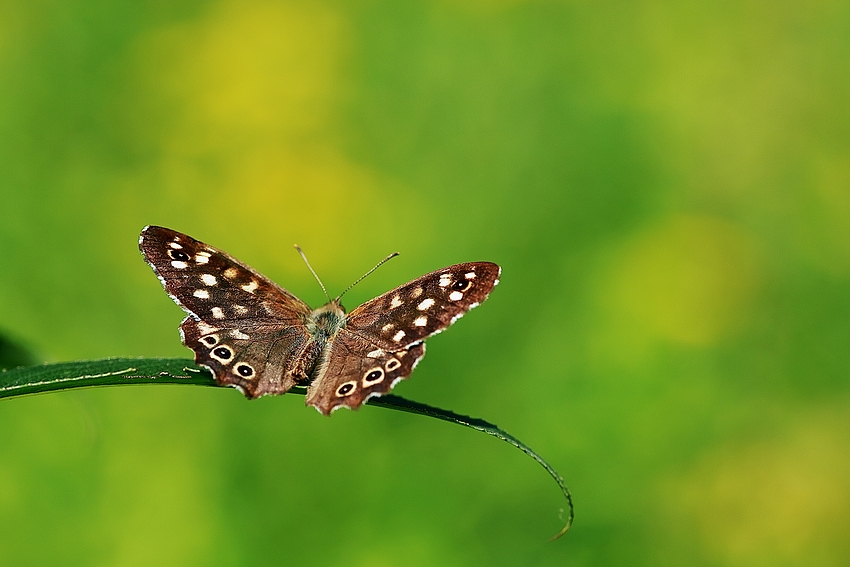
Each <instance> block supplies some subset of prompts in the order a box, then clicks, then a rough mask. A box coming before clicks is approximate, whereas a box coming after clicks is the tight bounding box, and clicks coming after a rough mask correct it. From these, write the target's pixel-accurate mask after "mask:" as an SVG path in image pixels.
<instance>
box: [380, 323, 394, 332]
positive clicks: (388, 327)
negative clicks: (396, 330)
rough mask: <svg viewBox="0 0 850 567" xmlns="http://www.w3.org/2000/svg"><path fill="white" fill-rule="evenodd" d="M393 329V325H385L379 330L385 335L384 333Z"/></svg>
mask: <svg viewBox="0 0 850 567" xmlns="http://www.w3.org/2000/svg"><path fill="white" fill-rule="evenodd" d="M393 327H395V325H393V324H392V323H387V324H386V325H384V326H383V327H381V330H382V331H383V332H385V333H386V332H388V331H389V330H390V329H392V328H393Z"/></svg>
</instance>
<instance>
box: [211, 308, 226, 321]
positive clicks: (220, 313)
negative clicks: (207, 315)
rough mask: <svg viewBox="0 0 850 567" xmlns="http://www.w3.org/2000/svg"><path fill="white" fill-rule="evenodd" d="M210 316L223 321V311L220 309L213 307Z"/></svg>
mask: <svg viewBox="0 0 850 567" xmlns="http://www.w3.org/2000/svg"><path fill="white" fill-rule="evenodd" d="M212 316H213V317H215V318H216V319H224V311H222V310H221V307H213V308H212Z"/></svg>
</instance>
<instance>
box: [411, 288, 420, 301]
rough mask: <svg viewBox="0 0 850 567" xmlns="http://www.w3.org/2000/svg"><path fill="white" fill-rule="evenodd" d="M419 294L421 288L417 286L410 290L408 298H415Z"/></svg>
mask: <svg viewBox="0 0 850 567" xmlns="http://www.w3.org/2000/svg"><path fill="white" fill-rule="evenodd" d="M420 295H422V288H421V287H417V288H416V289H414V290H413V291H411V292H410V299H416V298H417V297H419V296H420Z"/></svg>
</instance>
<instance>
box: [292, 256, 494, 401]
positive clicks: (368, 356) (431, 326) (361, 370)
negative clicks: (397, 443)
mask: <svg viewBox="0 0 850 567" xmlns="http://www.w3.org/2000/svg"><path fill="white" fill-rule="evenodd" d="M500 272H501V269H500V268H499V266H497V265H496V264H493V263H491V262H469V263H465V264H456V265H454V266H449V267H447V268H443V269H442V270H437V271H436V272H431V273H429V274H425V275H424V276H422V277H420V278H417V279H415V280H413V281H411V282H409V283H406V284H404V285H402V286H399V287H397V288H396V289H394V290H392V291H389V292H387V293H385V294H383V295H381V296H379V297H376V298H375V299H373V300H371V301H367V302H366V303H364V304H363V305H361V306H359V307H358V308H356V309H354V310H353V311H352V312H351V313H349V314H348V316H347V318H346V326H345V328H344V329H342V330H341V331H340V332H339V334H338V335H337V336H336V338H335V339H333V340H332V342H331V343H330V345H329V346H328V347H327V352H326V353H325V357H324V361H323V362H322V364H321V365H320V366H319V367H318V369H317V370H316V372H314V376H315V378H314V380H313V382H312V384H311V385H310V387H309V389H308V392H307V404H308V405H312V406H314V407H315V408H316V409H318V410H319V411H320V412H322V413H324V414H326V415H327V414H329V413H330V412H331V411H333V410H335V409H337V408H339V407H343V406H346V407H349V408H351V409H357V408H358V407H360V406H361V405H362V404H363V403H365V401H366V400H367V399H369V398H370V397H372V396H380V395H382V394H386V393H387V392H389V391H390V390H391V389H392V388H393V386H395V385H396V383H398V381H399V380H402V379H404V378H407V377H408V376H410V374H411V372H413V369H414V368H415V367H416V363H417V362H418V361H419V359H421V358H422V357H423V356H425V344H424V343H423V341H424V340H425V339H426V338H427V337H429V336H431V335H433V334H435V333H439V332H441V331H442V330H444V329H445V328H446V327H448V326H449V325H451V324H452V323H454V322H455V321H457V320H458V319H459V318H460V317H462V316H463V315H464V314H465V313H466V312H467V311H469V310H470V309H472V308H474V307H476V306H477V305H479V304H480V303H481V302H482V301H484V300H485V299H487V296H488V295H489V294H490V292H491V291H493V288H494V287H495V286H496V284H498V283H499V274H500Z"/></svg>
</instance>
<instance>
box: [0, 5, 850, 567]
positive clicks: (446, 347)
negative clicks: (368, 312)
mask: <svg viewBox="0 0 850 567" xmlns="http://www.w3.org/2000/svg"><path fill="white" fill-rule="evenodd" d="M848 62H850V4H848V3H846V2H834V1H821V0H814V1H813V2H806V3H795V2H780V3H776V2H764V1H761V2H759V1H745V2H737V3H736V2H721V3H701V2H681V1H674V0H660V1H656V2H648V3H629V2H568V1H564V2H556V1H531V0H529V1H523V0H501V1H486V0H457V1H454V2H449V1H432V2H419V1H404V2H397V1H386V0H384V1H380V0H373V1H364V0H360V1H348V2H345V1H342V0H340V1H326V2H295V1H293V2H275V1H256V0H249V1H241V2H237V1H235V0H221V1H217V2H207V1H201V0H198V1H188V2H161V1H150V0H149V1H139V2H132V3H124V2H99V1H94V0H85V1H75V2H59V1H53V2H52V1H49V0H44V1H23V0H7V1H5V2H0V262H2V269H0V329H2V334H3V335H5V336H6V337H7V338H9V339H11V340H13V341H15V342H16V343H17V344H20V345H24V346H25V347H26V348H28V349H30V350H32V351H33V352H34V353H36V355H37V357H38V359H39V360H45V361H64V360H78V359H89V358H99V357H107V356H174V357H181V356H182V357H188V356H189V354H190V353H189V351H188V350H187V349H185V348H183V347H182V346H181V345H180V342H179V337H178V332H177V325H178V323H179V321H180V319H181V317H182V312H181V311H180V310H179V309H178V308H177V307H176V306H175V305H174V304H173V303H172V302H171V301H170V300H169V299H168V297H167V296H166V295H165V294H164V293H163V291H162V289H161V287H160V284H159V282H158V281H157V280H156V278H155V277H154V276H153V274H152V272H151V270H150V269H149V268H148V267H147V266H146V265H145V264H144V262H143V261H142V258H141V257H140V255H139V253H138V250H137V244H136V243H137V238H138V233H139V231H140V230H141V228H142V227H143V226H145V225H146V224H162V225H165V226H168V227H172V228H175V229H178V230H181V231H183V232H187V233H189V234H191V235H193V236H195V237H196V238H200V239H202V240H205V241H207V242H209V243H211V244H213V245H215V246H218V247H220V248H222V249H224V250H226V251H228V252H230V253H232V254H233V255H235V256H236V257H238V258H240V259H242V260H243V261H245V262H247V263H249V264H251V265H252V266H254V267H255V268H257V269H259V270H260V271H262V272H263V273H265V274H266V275H268V276H270V277H271V278H273V279H274V280H276V281H277V282H279V283H281V284H282V285H284V286H285V287H287V288H288V289H290V290H291V291H293V292H294V293H296V294H297V295H299V296H300V297H302V298H303V299H305V300H306V301H307V302H308V303H310V304H311V305H314V306H316V305H318V304H321V303H322V302H323V301H324V298H323V296H322V293H321V290H320V289H319V287H318V286H317V285H316V284H315V282H314V281H313V279H312V276H311V275H310V274H309V272H308V271H307V270H306V269H305V267H304V265H303V263H302V262H301V260H300V259H299V258H298V256H297V255H296V254H295V252H294V251H293V250H292V244H293V243H295V242H297V243H298V244H300V245H301V246H303V247H304V249H305V250H306V251H307V253H308V254H309V256H310V258H311V260H312V263H313V265H314V267H315V268H316V269H317V271H318V272H319V273H320V274H321V276H322V277H323V279H324V281H325V283H326V285H327V286H328V288H329V290H330V292H331V293H332V294H335V293H339V291H341V290H342V289H343V288H344V287H346V286H347V285H348V284H349V283H351V282H352V281H353V280H354V279H355V278H357V277H358V276H360V275H361V274H362V273H363V272H364V271H365V270H366V269H368V268H369V267H371V266H372V265H373V264H374V263H375V262H376V261H377V260H379V259H380V258H382V257H383V256H385V255H386V254H387V253H389V252H392V251H395V250H398V251H400V252H402V256H401V257H400V258H399V259H396V260H393V261H392V262H390V263H389V264H387V265H386V266H384V267H382V268H381V269H380V270H379V271H378V272H376V273H375V274H373V275H372V276H370V277H369V278H368V279H366V280H365V281H364V282H362V283H361V284H360V285H359V286H358V287H357V288H355V289H354V290H353V291H351V292H350V293H349V294H348V295H347V296H346V302H345V303H346V306H347V307H348V308H349V309H350V308H353V307H354V306H355V305H357V304H359V303H360V302H363V301H365V300H367V299H369V298H371V297H373V296H375V295H378V294H379V293H382V292H384V291H386V290H388V289H390V288H392V287H394V286H396V285H398V284H400V283H403V282H405V281H407V280H409V279H412V278H414V277H416V276H419V275H421V274H423V273H425V272H427V271H430V270H433V269H437V268H440V267H442V266H446V265H448V264H451V263H455V262H461V261H471V260H491V261H495V262H498V263H499V264H501V265H502V267H503V277H502V284H501V285H500V286H499V287H498V288H497V289H496V290H495V292H494V293H493V295H492V296H491V297H490V300H489V301H488V302H487V303H486V304H485V305H484V306H482V307H481V308H479V309H477V310H475V312H474V313H472V314H471V315H470V316H468V317H466V318H465V319H463V321H462V322H460V323H459V324H458V325H456V326H455V327H453V328H452V329H451V330H450V331H449V332H447V333H444V334H442V335H440V336H438V337H435V338H434V339H432V340H431V341H430V342H429V344H428V346H429V349H428V352H429V354H428V356H427V357H426V358H425V359H424V361H423V363H422V364H421V365H420V366H419V368H418V369H417V371H416V372H415V373H414V375H413V377H412V378H411V379H410V380H408V381H406V382H403V383H401V384H400V385H399V386H398V388H397V389H396V393H398V394H401V395H403V396H405V397H408V398H410V399H414V400H417V401H422V402H426V403H430V404H434V405H437V406H441V407H445V408H448V409H452V410H454V411H457V412H460V413H464V414H470V415H475V416H479V417H482V418H485V419H488V420H491V421H493V422H495V423H497V424H499V425H500V426H502V427H504V428H505V429H507V430H508V431H510V432H512V433H513V434H515V435H517V436H518V437H519V438H520V439H523V440H524V441H526V442H527V443H529V444H530V445H531V446H532V447H533V448H535V449H537V450H538V451H539V452H540V453H541V454H542V455H543V456H544V457H545V458H547V459H548V460H549V461H550V462H551V463H552V464H553V465H554V466H555V467H556V468H558V469H559V470H560V472H561V473H562V475H563V476H564V478H565V480H566V482H567V484H568V485H569V486H570V488H571V489H572V491H573V494H574V497H575V502H576V513H577V517H576V523H575V525H574V528H573V530H571V531H570V532H569V533H568V534H567V536H566V537H564V538H563V539H561V540H559V541H558V542H556V543H551V544H546V543H544V541H545V539H546V538H547V537H548V536H549V535H551V534H553V533H554V532H556V531H557V530H558V529H559V528H560V526H561V524H560V521H559V520H558V508H559V507H561V506H563V502H562V500H561V497H560V495H559V493H558V491H557V488H556V486H555V485H554V483H553V482H552V481H551V479H549V478H548V477H547V476H546V475H545V473H544V471H543V470H542V469H540V468H539V467H538V466H537V465H536V464H535V463H534V462H532V461H531V460H529V459H527V458H526V457H524V456H523V455H522V454H521V453H519V452H518V451H516V450H514V449H512V448H510V447H509V446H507V445H505V444H504V443H501V442H499V441H497V440H495V439H492V438H489V437H487V436H485V435H480V434H476V433H474V432H471V431H470V430H467V429H463V428H460V427H456V426H451V425H448V424H445V423H442V422H437V421H435V420H429V419H425V418H421V417H416V416H412V415H406V414H400V413H396V412H391V411H387V410H382V409H379V408H369V407H367V408H363V409H361V411H359V412H356V413H353V412H337V413H336V414H334V415H333V417H332V418H330V419H326V418H323V417H322V416H320V415H318V414H317V413H316V412H315V411H313V410H312V409H309V408H305V407H304V406H303V398H302V397H299V396H283V397H280V398H274V399H270V398H264V399H261V400H259V401H254V402H248V401H246V400H245V399H243V398H242V397H241V396H240V395H239V394H238V393H237V392H235V391H232V390H219V389H212V388H198V387H181V386H171V387H165V386H163V387H155V386H151V387H143V386H137V387H125V388H106V389H99V390H97V389H93V390H87V391H71V392H66V393H57V394H49V395H41V396H33V397H28V398H20V399H11V400H5V401H3V402H0V431H2V437H0V557H2V563H3V564H4V565H48V564H61V565H109V566H132V565H140V566H141V565H145V566H147V565H181V566H182V565H202V566H207V565H209V566H219V565H221V566H242V565H251V566H254V565H282V564H298V565H349V566H350V565H355V566H359V565H363V566H384V565H387V566H389V565H402V564H403V565H463V566H467V565H597V566H598V565H623V566H634V565H653V566H656V565H697V566H698V565H712V566H715V565H734V566H738V565H747V566H749V565H756V566H758V565H770V566H783V565H802V564H805V565H825V566H832V565H836V566H837V565H846V564H848V562H850V539H848V537H847V533H848V531H850V452H848V449H850V382H848V370H850V349H848V346H850V105H848V101H850V63H848Z"/></svg>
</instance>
